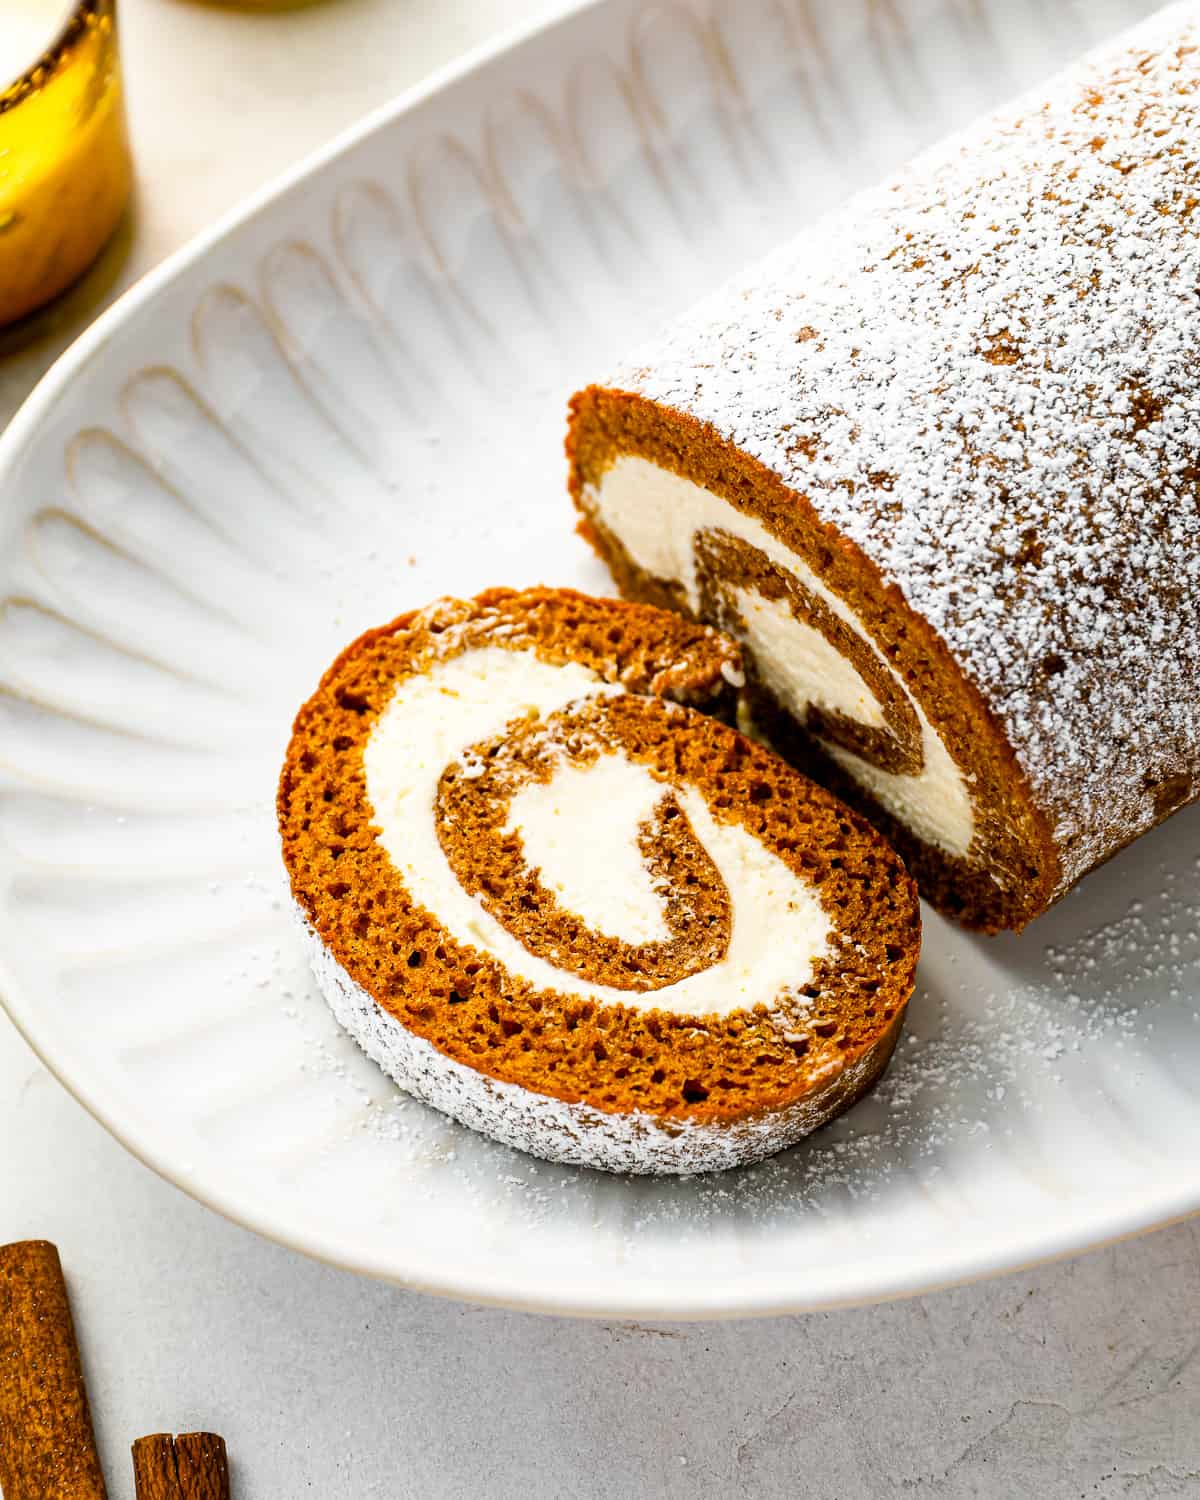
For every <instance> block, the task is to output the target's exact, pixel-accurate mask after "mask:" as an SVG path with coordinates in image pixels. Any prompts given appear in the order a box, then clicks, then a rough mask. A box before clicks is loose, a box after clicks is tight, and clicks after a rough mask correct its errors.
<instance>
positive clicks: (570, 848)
mask: <svg viewBox="0 0 1200 1500" xmlns="http://www.w3.org/2000/svg"><path fill="white" fill-rule="evenodd" d="M742 681H743V664H742V656H741V652H740V650H739V648H738V647H737V646H736V644H735V643H733V642H732V641H730V640H729V639H728V638H726V637H725V636H723V635H721V634H719V633H718V632H717V631H715V630H713V629H710V628H708V627H706V626H703V625H700V624H697V623H695V622H694V621H690V620H687V619H684V618H683V617H682V616H681V615H678V614H672V613H667V612H665V611H662V610H658V609H655V608H652V607H649V606H647V605H643V604H636V603H626V602H623V601H620V600H599V599H590V598H587V597H585V596H583V595H580V594H575V593H571V592H567V591H556V590H549V589H534V590H530V591H526V592H523V593H515V592H511V591H507V590H495V591H492V592H490V593H486V594H483V595H481V596H480V597H479V598H477V599H475V600H471V601H466V602H463V601H458V600H448V599H447V600H440V601H438V602H436V603H435V604H432V605H430V606H429V607H428V608H427V609H423V610H420V611H418V612H416V613H414V614H409V615H405V616H403V617H402V618H401V619H399V620H396V621H395V622H394V623H392V624H391V625H388V626H386V627H384V628H383V629H379V630H373V631H370V632H368V633H367V634H366V635H364V636H362V637H361V638H360V639H359V640H357V641H355V642H354V644H353V645H351V646H350V647H349V648H348V649H347V650H346V651H345V652H344V653H343V654H342V656H341V657H339V658H338V660H337V661H336V662H335V663H334V664H333V666H332V667H331V668H330V669H329V671H328V672H327V673H326V674H325V677H324V679H323V680H322V682H321V684H320V686H319V687H318V689H317V691H316V692H315V693H314V695H313V696H312V698H310V700H309V701H308V702H307V703H306V704H305V705H304V707H303V708H302V709H301V711H300V713H299V716H298V717H297V719H296V723H295V727H294V730H293V734H292V739H291V743H290V746H289V748H288V752H287V758H286V762H285V765H284V769H283V775H282V778H281V781H280V787H279V802H278V807H279V821H280V828H281V832H282V839H283V850H284V857H285V861H286V864H287V868H288V871H289V874H290V878H291V885H292V892H293V896H294V898H295V902H296V905H297V907H298V909H299V914H300V916H301V918H302V921H303V924H304V929H305V932H306V934H307V939H308V941H309V943H310V945H311V954H312V960H313V965H314V969H315V972H316V975H317V978H318V980H319V983H320V985H321V988H322V990H323V992H324V994H325V996H326V998H327V1000H328V1001H329V1004H330V1005H331V1007H332V1009H333V1011H334V1014H335V1015H336V1016H337V1018H338V1020H339V1021H340V1022H341V1023H342V1025H343V1026H344V1027H345V1028H346V1029H347V1030H348V1031H349V1032H350V1033H351V1035H352V1036H354V1037H355V1038H356V1040H357V1041H358V1042H359V1043H360V1044H361V1046H362V1047H363V1048H364V1050H365V1051H366V1052H367V1053H368V1054H369V1055H370V1056H371V1057H372V1058H373V1059H374V1060H375V1061H376V1062H377V1063H379V1064H380V1065H381V1066H382V1067H383V1068H384V1069H385V1070H386V1071H387V1072H388V1073H389V1074H391V1076H392V1077H393V1078H394V1079H395V1080H396V1081H397V1082H398V1083H399V1084H400V1085H401V1086H402V1087H403V1088H405V1089H406V1090H408V1091H409V1092H410V1093H413V1094H415V1095H416V1096H418V1097H419V1098H421V1099H423V1100H425V1101H426V1102H428V1103H429V1104H432V1105H434V1106H436V1107H437V1108H438V1109H441V1110H443V1111H445V1112H446V1113H447V1114H449V1115H452V1116H453V1117H454V1118H456V1119H458V1120H460V1121H462V1122H463V1123H464V1124H466V1125H469V1126H472V1127H473V1128H475V1129H476V1130H480V1131H483V1132H485V1133H487V1134H488V1135H491V1136H494V1137H495V1138H497V1139H498V1140H501V1141H504V1142H507V1143H508V1144H510V1145H513V1146H518V1147H521V1148H522V1149H524V1150H526V1151H529V1152H532V1153H534V1154H535V1155H538V1156H543V1157H547V1158H549V1159H551V1160H556V1161H563V1162H569V1163H574V1164H579V1165H586V1166H595V1167H603V1168H607V1169H610V1170H613V1171H632V1172H676V1173H690V1172H701V1171H706V1170H710V1169H713V1168H720V1167H730V1166H735V1165H738V1164H741V1163H744V1162H750V1161H754V1160H757V1159H758V1158H760V1157H763V1156H766V1155H768V1154H770V1153H771V1152H774V1151H778V1150H780V1149H781V1148H782V1147H785V1146H789V1145H791V1144H793V1143H794V1142H795V1141H797V1140H798V1139H799V1138H800V1137H801V1136H803V1135H805V1134H807V1133H808V1132H809V1131H811V1130H814V1129H815V1128H816V1127H817V1126H819V1125H821V1124H822V1123H824V1122H825V1121H826V1120H828V1119H830V1118H831V1117H832V1116H833V1115H835V1114H837V1113H838V1112H839V1111H840V1110H842V1109H845V1108H846V1107H847V1106H848V1105H850V1104H852V1103H853V1102H854V1101H855V1100H856V1099H857V1098H859V1097H860V1096H861V1095H862V1094H863V1093H864V1092H865V1091H866V1090H867V1089H869V1088H870V1087H871V1085H872V1084H873V1083H874V1082H875V1080H876V1079H877V1078H878V1077H879V1075H880V1074H881V1072H882V1071H883V1069H884V1067H885V1066H886V1064H887V1061H888V1058H889V1057H890V1055H891V1052H892V1049H893V1047H894V1046H895V1043H896V1039H897V1036H898V1034H899V1031H900V1027H901V1024H902V1020H903V1016H904V1010H905V1005H906V1003H907V1001H908V999H909V996H910V994H911V991H912V986H913V974H914V969H915V966H916V961H917V953H918V949H919V945H920V916H919V908H918V904H917V900H916V892H915V888H914V886H913V883H912V881H911V879H910V877H909V876H908V874H907V873H906V871H905V870H904V868H903V866H902V864H901V863H900V860H899V859H898V858H897V857H896V855H895V854H893V853H892V851H891V850H890V849H889V847H888V846H887V845H886V843H885V842H884V841H883V840H882V839H881V838H880V837H879V835H878V834H877V833H876V832H875V831H874V830H873V829H872V828H871V827H870V825H869V824H868V823H867V822H866V821H865V820H863V819H861V818H859V817H858V815H856V814H855V813H853V812H850V811H849V810H848V809H847V808H846V807H845V806H844V805H843V804H842V803H840V802H839V801H838V800H837V799H836V798H834V797H833V796H832V795H830V794H829V793H828V792H826V791H824V790H822V789H820V788H818V787H817V786H815V785H813V784H812V783H811V782H809V781H808V780H806V779H805V778H804V777H803V776H801V775H800V774H799V773H798V772H797V771H795V770H794V769H793V768H792V767H790V766H788V765H787V764H785V763H784V762H783V761H782V760H781V759H779V757H777V756H776V755H774V754H772V753H771V752H770V751H768V750H767V749H765V748H763V747H762V746H761V745H759V744H756V743H753V742H752V741H750V740H749V739H747V738H745V737H744V736H743V735H742V734H740V733H739V732H738V731H737V730H736V729H735V728H732V727H731V726H730V724H729V723H727V722H724V721H725V720H728V719H730V718H732V717H733V716H734V715H735V713H736V709H737V704H738V697H739V688H740V686H741V684H742Z"/></svg>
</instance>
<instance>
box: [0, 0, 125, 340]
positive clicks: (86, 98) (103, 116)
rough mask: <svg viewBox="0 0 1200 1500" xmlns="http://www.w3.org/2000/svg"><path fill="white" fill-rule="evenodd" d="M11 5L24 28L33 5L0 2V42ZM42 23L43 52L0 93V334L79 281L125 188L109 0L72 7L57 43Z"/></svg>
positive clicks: (119, 209)
mask: <svg viewBox="0 0 1200 1500" xmlns="http://www.w3.org/2000/svg"><path fill="white" fill-rule="evenodd" d="M13 3H15V4H16V5H18V6H20V7H21V8H22V9H23V10H24V12H25V14H24V15H23V16H21V17H20V20H21V21H22V22H24V23H28V21H29V19H30V15H31V14H32V13H34V12H35V11H36V6H37V4H38V3H39V0H0V40H2V39H3V37H4V29H3V25H4V9H5V6H6V5H7V4H13ZM40 3H42V4H43V5H44V4H46V0H40ZM47 18H48V20H49V23H50V28H51V29H50V31H49V34H48V37H47V40H48V41H49V46H48V47H47V48H46V50H45V51H44V52H42V53H41V55H40V56H39V57H37V59H36V61H34V62H33V63H32V65H31V66H29V67H27V68H26V70H25V71H24V72H23V73H22V74H21V75H20V76H19V77H18V78H16V80H15V81H14V82H13V83H11V84H9V85H8V87H7V88H5V89H4V91H3V93H0V325H4V324H8V323H11V322H13V321H14V320H15V319H17V318H21V317H24V316H25V314H26V313H30V312H32V311H33V310H34V309H35V308H38V307H41V306H42V305H43V304H44V303H46V302H49V301H50V300H51V298H53V297H56V296H57V295H58V293H59V292H61V291H62V290H63V289H64V288H65V287H67V286H69V285H70V284H71V282H73V281H74V280H76V278H77V277H79V276H80V275H82V273H83V272H84V271H85V270H86V269H87V268H88V266H89V265H91V263H92V262H93V261H94V260H95V259H96V257H97V255H98V254H99V253H100V251H101V250H102V249H103V247H104V245H105V244H106V242H107V241H108V239H109V237H110V236H111V234H112V232H113V230H114V229H115V228H116V227H117V224H118V223H119V222H120V219H121V215H122V213H123V212H124V210H125V205H126V203H127V202H128V199H129V191H130V186H131V183H132V167H131V162H130V156H129V141H128V136H127V134H126V129H125V109H124V100H123V98H122V93H121V74H120V67H119V60H118V54H117V32H116V14H115V0H79V3H78V4H76V6H75V8H74V9H73V10H72V11H70V13H69V14H68V15H67V17H66V20H65V22H63V23H62V24H61V25H60V26H59V28H58V31H57V35H55V33H54V30H53V24H54V13H53V10H47ZM17 19H18V18H17V17H16V16H15V15H14V16H13V17H12V18H11V20H12V21H13V23H14V24H15V22H16V20H17ZM10 31H11V28H10ZM17 34H19V33H17ZM17 66H20V64H19V63H18V64H17Z"/></svg>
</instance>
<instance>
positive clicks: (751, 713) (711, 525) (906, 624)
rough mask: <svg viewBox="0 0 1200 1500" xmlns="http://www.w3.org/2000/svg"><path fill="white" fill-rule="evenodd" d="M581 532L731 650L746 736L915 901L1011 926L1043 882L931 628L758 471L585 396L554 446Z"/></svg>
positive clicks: (646, 412)
mask: <svg viewBox="0 0 1200 1500" xmlns="http://www.w3.org/2000/svg"><path fill="white" fill-rule="evenodd" d="M569 448H570V454H571V460H572V492H573V494H574V497H575V501H576V504H577V506H578V508H579V511H580V513H581V522H580V530H581V531H582V533H583V535H584V536H585V537H586V538H587V540H588V541H590V542H591V544H592V545H593V546H594V547H595V549H596V550H597V552H599V554H600V556H601V557H602V558H603V559H604V561H605V562H606V563H607V564H608V566H609V568H610V570H611V572H612V574H613V577H614V579H615V580H616V583H617V586H618V588H619V589H620V591H621V593H622V594H624V595H625V596H626V597H627V598H629V599H636V600H642V601H645V602H647V603H650V604H654V605H658V606H661V607H664V608H671V609H674V610H677V611H679V612H680V613H682V614H683V615H684V616H685V617H687V618H688V619H691V620H696V621H705V622H708V623H710V624H712V625H715V626H717V627H719V628H720V629H721V630H722V631H725V632H727V633H729V634H730V635H731V636H733V637H735V638H736V639H737V640H738V641H739V642H740V643H741V644H742V646H743V647H744V652H745V662H744V667H745V673H746V677H747V682H746V687H745V690H744V698H745V705H744V710H743V711H744V714H747V715H748V718H749V723H747V722H746V719H745V718H744V719H743V727H747V728H749V729H750V730H751V732H753V733H756V737H759V738H764V739H766V740H767V741H768V742H769V743H770V744H771V745H772V746H773V747H774V748H775V749H776V750H778V751H779V752H780V753H781V754H782V755H783V756H785V757H786V758H787V759H788V760H789V761H790V762H791V763H792V764H793V765H796V766H799V767H800V768H801V769H803V770H804V771H805V772H806V773H807V774H808V775H809V776H811V777H813V778H814V779H816V780H817V781H819V782H820V783H821V784H823V785H824V786H826V787H829V788H831V789H832V790H834V791H836V792H837V793H838V794H839V796H841V797H842V798H843V799H844V800H846V801H847V802H849V803H850V804H851V805H852V806H853V807H855V808H856V809H857V810H858V811H860V812H861V813H863V814H864V815H865V816H867V817H868V818H869V819H870V820H871V821H872V823H873V824H874V825H875V826H876V827H878V828H880V829H881V830H882V831H883V832H884V833H885V834H886V835H887V837H888V838H889V840H890V841H891V842H892V843H893V844H894V845H895V846H896V848H897V849H898V850H899V851H900V852H901V853H902V854H903V856H904V859H905V862H906V864H907V865H908V867H909V869H910V870H912V872H913V874H914V875H915V876H916V878H917V881H918V883H919V885H920V888H921V891H922V894H924V895H925V896H926V897H927V899H929V900H930V901H932V902H933V903H934V905H936V906H937V907H938V908H939V909H940V910H942V911H944V912H946V913H947V914H948V915H952V916H954V917H956V918H958V919H959V920H961V921H963V922H965V923H966V924H967V925H969V926H973V927H977V928H981V929H983V930H986V931H997V930H999V929H1001V928H1010V927H1011V928H1019V927H1022V926H1024V924H1025V923H1026V922H1027V921H1028V920H1029V919H1030V917H1031V916H1033V915H1034V914H1036V913H1037V912H1038V911H1040V910H1042V909H1043V908H1044V907H1045V906H1046V904H1047V902H1048V901H1049V899H1050V895H1051V892H1052V891H1053V890H1054V887H1055V885H1056V882H1057V880H1058V876H1059V869H1058V862H1057V857H1056V852H1055V848H1054V844H1053V840H1052V839H1051V837H1050V834H1049V830H1048V829H1047V827H1046V826H1045V822H1044V820H1043V819H1042V818H1041V816H1040V815H1039V813H1038V810H1037V808H1036V806H1035V804H1034V802H1033V800H1032V797H1031V796H1030V792H1029V788H1028V785H1027V782H1026V780H1025V778H1024V777H1023V776H1022V774H1021V772H1020V770H1019V769H1018V767H1017V765H1016V762H1015V760H1014V757H1013V754H1012V752H1011V749H1010V748H1009V745H1008V743H1007V741H1006V739H1005V737H1004V735H1003V733H1002V731H1001V730H1000V728H999V727H998V726H997V724H996V723H995V721H994V719H993V717H992V715H991V714H990V713H989V711H988V709H987V706H986V705H985V704H984V702H983V700H982V699H981V697H980V695H979V693H978V692H977V691H976V690H975V689H974V688H973V686H972V685H971V684H970V683H969V682H968V681H967V680H966V679H965V678H964V676H963V674H962V672H961V671H960V670H959V668H958V666H957V665H956V663H955V661H954V660H953V658H952V657H951V656H950V653H949V652H948V650H947V649H946V647H945V645H944V644H943V642H942V641H941V640H940V638H939V637H938V635H937V634H936V632H934V631H933V630H932V629H931V628H930V627H929V625H928V623H927V622H926V621H925V620H924V619H923V618H922V617H921V616H919V615H918V614H916V613H915V612H914V611H913V610H912V609H911V608H909V606H908V605H907V604H906V603H905V600H904V598H903V596H902V595H901V594H900V591H899V590H898V589H897V588H895V587H894V586H892V587H889V586H888V585H887V584H886V583H885V582H884V580H883V578H882V577H881V575H880V572H879V570H878V569H877V568H876V567H875V566H874V565H873V564H872V563H871V561H870V560H869V559H868V558H867V557H866V556H865V555H864V554H863V553H862V552H861V551H860V550H859V548H858V547H856V546H855V545H854V544H853V543H852V542H850V541H849V540H848V539H847V538H846V537H845V536H844V535H842V534H841V533H839V532H838V531H837V529H836V528H834V527H831V526H829V525H825V524H822V522H821V520H820V519H819V517H818V516H817V515H816V513H815V512H814V510H813V508H812V507H811V506H810V505H809V504H807V503H806V501H805V500H804V498H803V496H801V495H799V494H797V493H796V492H794V491H793V490H791V489H789V488H788V487H787V486H786V485H785V484H784V483H783V482H782V481H781V480H780V478H779V477H778V475H776V474H774V473H773V472H771V471H770V470H768V469H767V468H766V467H765V466H764V465H762V464H760V463H758V462H757V461H756V460H754V459H753V458H752V457H751V456H750V455H749V454H747V453H745V452H744V451H742V450H740V449H738V448H737V447H736V446H735V445H734V444H732V443H730V442H727V441H725V440H723V439H722V438H721V437H720V436H719V435H718V434H717V433H716V432H715V431H714V430H712V429H711V428H708V427H705V426H704V425H702V424H701V423H699V422H698V421H696V420H695V419H694V418H692V417H690V416H689V415H687V414H686V413H684V412H680V411H676V410H673V409H671V408H669V407H666V406H663V405H660V404H658V403H656V402H653V401H650V400H647V399H645V398H643V397H641V396H639V395H636V394H633V393H630V392H626V391H619V390H609V389H602V388H598V387H593V388H591V389H589V390H586V391H584V392H582V393H581V394H580V395H578V396H577V397H576V398H575V401H574V403H573V408H572V426H571V433H570V439H569Z"/></svg>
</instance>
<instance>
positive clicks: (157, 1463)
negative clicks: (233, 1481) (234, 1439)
mask: <svg viewBox="0 0 1200 1500" xmlns="http://www.w3.org/2000/svg"><path fill="white" fill-rule="evenodd" d="M133 1477H134V1482H135V1483H136V1485H137V1500H229V1459H228V1456H227V1454H226V1452H225V1439H224V1438H222V1437H218V1435H217V1434H216V1433H215V1432H182V1433H180V1435H179V1436H178V1437H174V1438H173V1437H172V1436H171V1434H170V1433H169V1432H156V1433H152V1434H151V1436H149V1437H143V1438H138V1440H137V1442H136V1443H134V1445H133Z"/></svg>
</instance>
